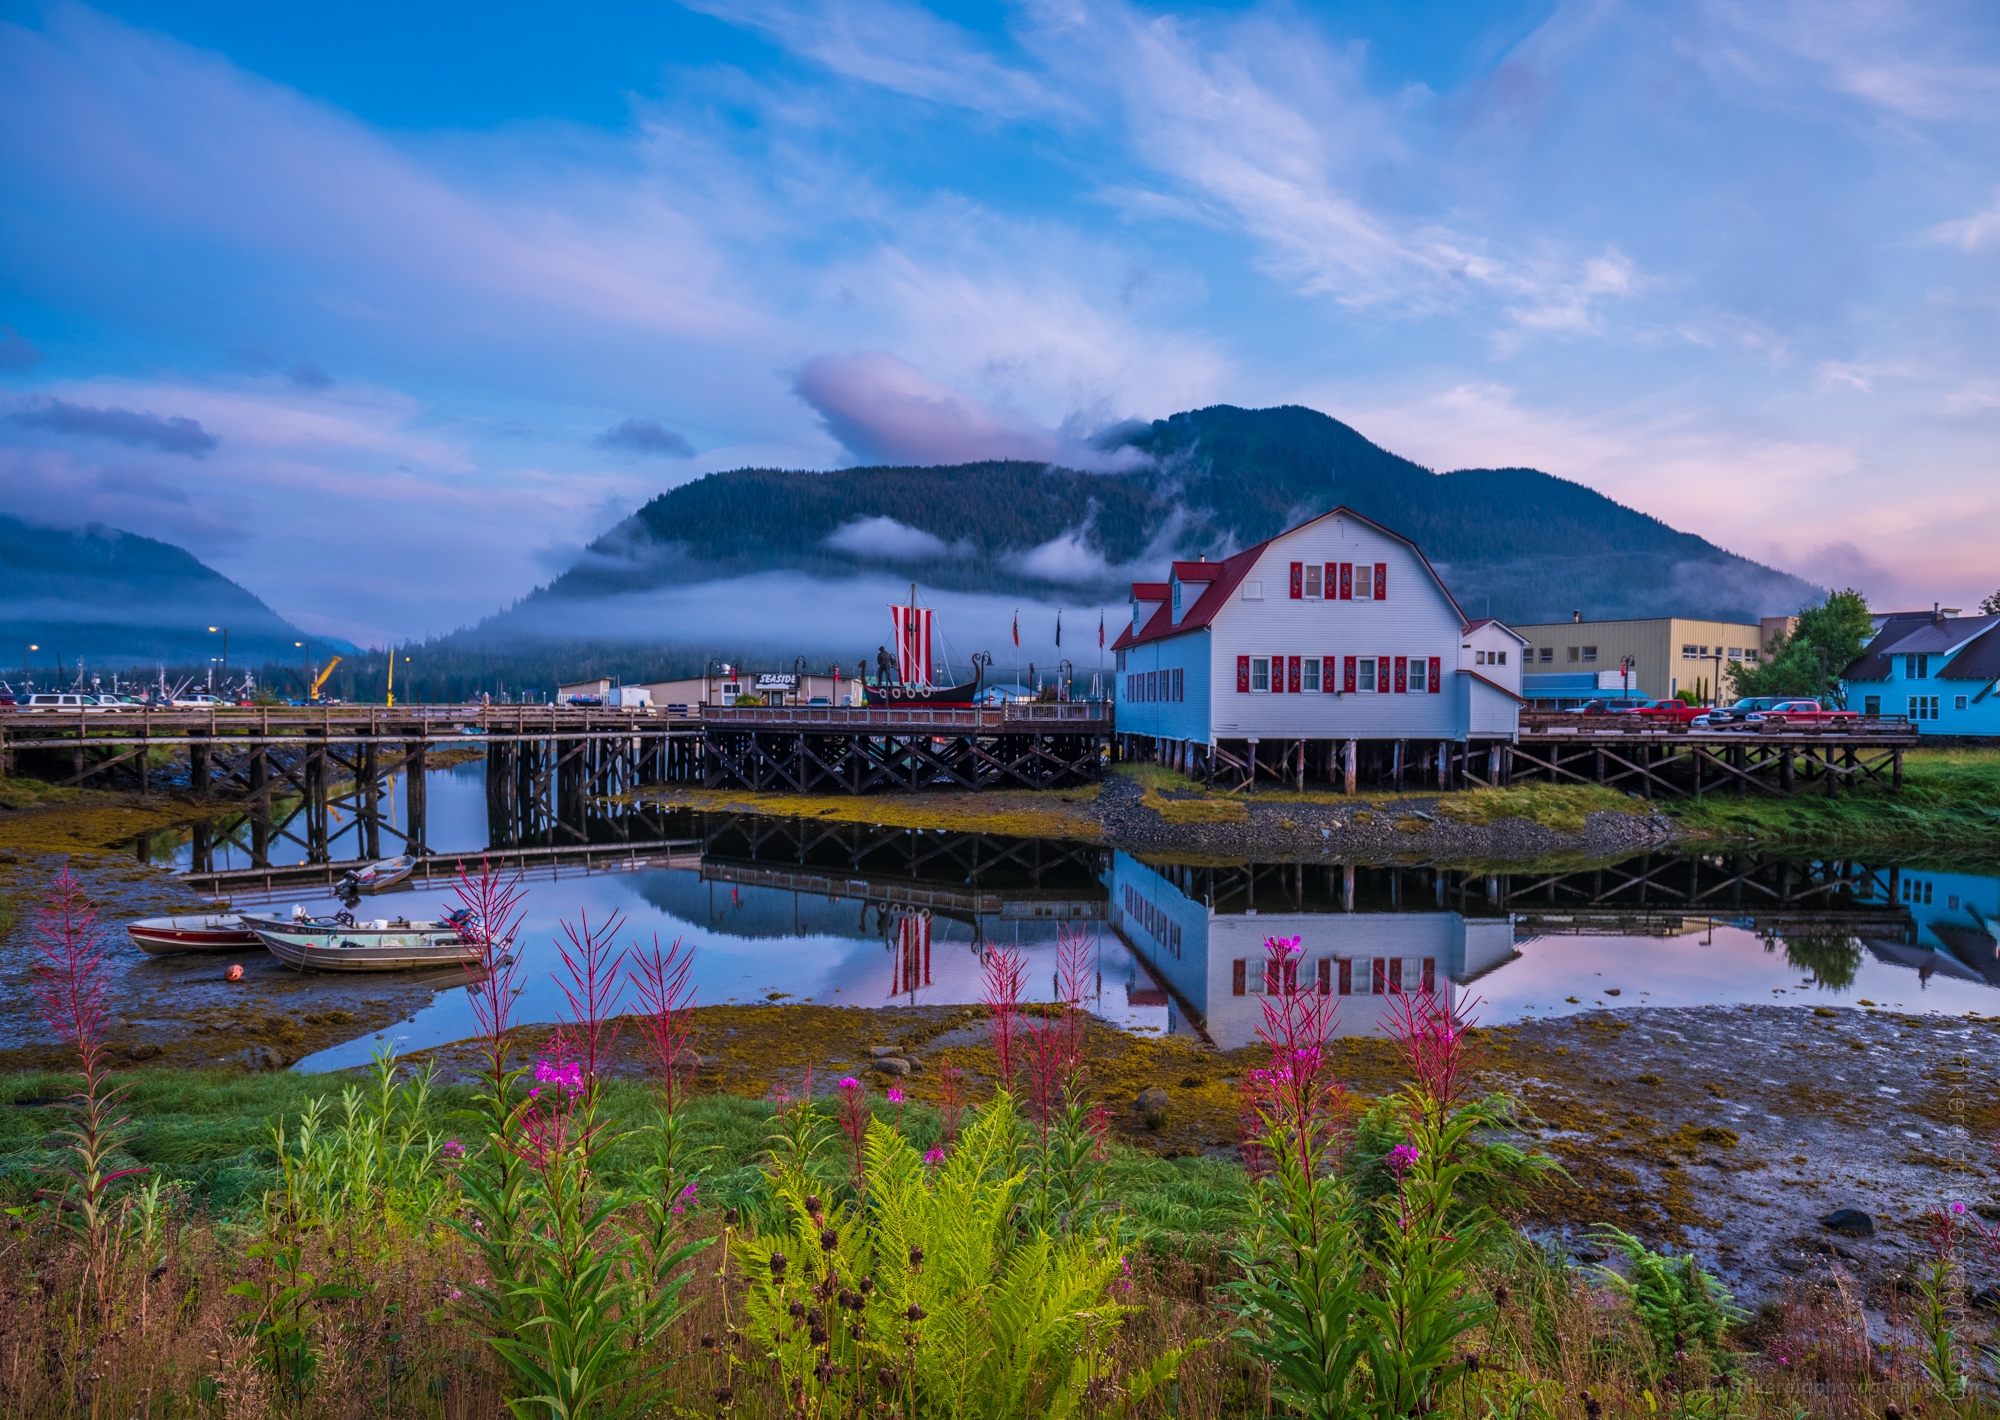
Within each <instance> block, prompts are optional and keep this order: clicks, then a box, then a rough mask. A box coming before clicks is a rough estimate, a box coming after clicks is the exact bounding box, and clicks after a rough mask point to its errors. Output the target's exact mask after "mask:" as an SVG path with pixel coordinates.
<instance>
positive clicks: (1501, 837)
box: [1090, 775, 1688, 863]
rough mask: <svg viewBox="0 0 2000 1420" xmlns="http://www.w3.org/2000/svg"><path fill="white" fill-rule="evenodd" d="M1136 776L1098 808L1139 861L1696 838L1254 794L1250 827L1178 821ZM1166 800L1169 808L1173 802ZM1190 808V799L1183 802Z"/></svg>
mask: <svg viewBox="0 0 2000 1420" xmlns="http://www.w3.org/2000/svg"><path fill="white" fill-rule="evenodd" d="M1147 798H1148V795H1147V792H1146V790H1145V788H1144V787H1143V786H1142V785H1140V784H1139V783H1138V782H1137V781H1135V780H1134V779H1131V778H1128V777H1126V776H1123V775H1114V776H1112V777H1111V778H1110V779H1108V780H1106V781H1105V784H1104V787H1103V789H1102V790H1101V791H1100V792H1099V793H1098V795H1097V797H1096V798H1095V799H1094V800H1092V801H1090V808H1091V810H1092V813H1093V816H1094V817H1095V819H1096V821H1097V824H1098V826H1099V829H1100V832H1101V833H1102V836H1103V838H1104V841H1105V843H1106V844H1107V845H1108V846H1110V847H1113V848H1120V849H1124V850H1125V851H1127V852H1130V853H1134V854H1148V855H1164V856H1175V855H1187V856H1198V857H1236V858H1254V859H1257V860H1259V861H1277V862H1295V861H1301V860H1318V859H1321V858H1328V859H1335V860H1339V861H1343V862H1373V863H1387V862H1406V863H1462V862H1500V861H1527V860H1531V859H1536V858H1557V857H1584V858H1590V859H1603V858H1617V857H1623V856H1627V855H1630V854H1634V853H1643V852H1646V851H1648V850H1651V849H1657V848H1664V847H1667V846H1669V845H1671V844H1673V843H1676V842H1678V841H1680V840H1682V839H1684V838H1686V837H1687V836H1688V835H1687V834H1686V832H1685V831H1684V830H1683V829H1682V828H1681V827H1680V826H1679V825H1677V824H1676V823H1675V822H1674V821H1673V820H1672V819H1670V818H1667V817H1665V816H1664V815H1661V814H1658V813H1618V812H1608V811H1601V812H1597V813H1592V814H1589V815H1588V816H1586V817H1585V819H1584V827H1583V829H1582V831H1581V832H1565V831H1563V830H1561V829H1555V828H1548V827H1545V826H1543V825H1541V824H1538V823H1530V822H1528V821H1527V820H1525V819H1518V818H1507V819H1501V820H1500V821H1498V822H1496V823H1489V824H1475V823H1464V822H1460V821H1459V820H1457V819H1454V818H1452V817H1451V816H1450V815H1449V814H1446V813H1442V812H1440V811H1439V806H1440V803H1441V802H1442V801H1441V800H1440V799H1439V798H1438V797H1436V796H1432V797H1420V796H1413V797H1397V798H1393V799H1382V798H1370V796H1368V795H1366V794H1362V795H1357V796H1355V797H1354V798H1352V799H1346V798H1339V799H1325V798H1313V799H1301V798H1297V797H1293V796H1273V797H1272V798H1270V799H1260V798H1259V797H1258V796H1257V795H1255V794H1250V795H1244V796H1242V797H1241V798H1237V799H1232V800H1230V801H1229V802H1230V803H1231V804H1232V805H1241V808H1242V811H1243V818H1242V821H1241V822H1210V823H1201V822H1180V823H1176V822H1170V821H1169V820H1168V819H1167V818H1166V817H1165V816H1163V815H1162V814H1161V812H1160V811H1159V809H1158V808H1155V807H1153V806H1152V805H1151V804H1149V803H1148V802H1147ZM1158 802H1161V803H1165V804H1167V805H1169V806H1172V805H1174V804H1175V803H1176V802H1177V801H1176V800H1175V799H1174V798H1172V797H1167V798H1164V799H1161V800H1158ZM1182 802H1186V801H1182Z"/></svg>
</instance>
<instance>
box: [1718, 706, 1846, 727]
mask: <svg viewBox="0 0 2000 1420" xmlns="http://www.w3.org/2000/svg"><path fill="white" fill-rule="evenodd" d="M1860 719H1861V716H1860V714H1859V712H1857V711H1854V710H1829V709H1827V708H1826V707H1825V706H1824V705H1822V704H1820V703H1819V702H1818V701H1817V700H1780V701H1779V702H1778V703H1777V704H1776V705H1773V706H1772V707H1771V708H1770V709H1768V710H1755V711H1752V712H1751V713H1750V714H1749V715H1746V716H1745V717H1744V723H1745V724H1749V725H1815V726H1829V725H1851V724H1854V723H1856V722H1857V721H1859V720H1860Z"/></svg>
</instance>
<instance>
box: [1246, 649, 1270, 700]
mask: <svg viewBox="0 0 2000 1420" xmlns="http://www.w3.org/2000/svg"><path fill="white" fill-rule="evenodd" d="M1250 688H1251V689H1252V690H1253V691H1254V690H1266V691H1267V690H1269V689H1270V688H1271V658H1270V657H1269V656H1252V657H1251V658H1250Z"/></svg>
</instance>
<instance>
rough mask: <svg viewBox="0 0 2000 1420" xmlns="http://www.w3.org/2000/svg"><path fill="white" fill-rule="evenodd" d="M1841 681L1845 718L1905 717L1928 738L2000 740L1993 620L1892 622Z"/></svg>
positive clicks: (1907, 618) (1997, 628)
mask: <svg viewBox="0 0 2000 1420" xmlns="http://www.w3.org/2000/svg"><path fill="white" fill-rule="evenodd" d="M1840 679H1841V687H1842V689H1843V690H1844V691H1845V692H1846V695H1847V708H1848V709H1850V710H1859V711H1861V712H1862V713H1863V714H1865V715H1905V716H1908V717H1909V719H1910V721H1911V723H1913V724H1914V725H1915V726H1916V727H1917V729H1918V730H1919V731H1921V732H1922V733H1924V734H1927V735H1994V736H2000V616H1947V615H1945V614H1944V613H1943V612H1939V611H1930V612H1915V613H1912V614H1909V615H1899V616H1892V617H1890V618H1889V619H1888V620H1887V621H1885V622H1883V623H1882V628H1881V630H1880V631H1878V632H1876V634H1875V639H1874V640H1873V641H1871V642H1869V643H1868V649H1867V650H1866V651H1864V652H1863V653H1862V655H1861V658H1860V659H1859V660H1857V661H1856V662H1855V663H1854V664H1853V665H1851V666H1849V667H1848V668H1847V669H1846V671H1845V672H1843V673H1842V675H1841V678H1840Z"/></svg>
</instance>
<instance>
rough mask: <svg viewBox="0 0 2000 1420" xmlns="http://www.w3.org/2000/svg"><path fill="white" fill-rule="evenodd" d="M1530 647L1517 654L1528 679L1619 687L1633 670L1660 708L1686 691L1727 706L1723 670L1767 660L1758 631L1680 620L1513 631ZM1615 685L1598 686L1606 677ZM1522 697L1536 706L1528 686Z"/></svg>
mask: <svg viewBox="0 0 2000 1420" xmlns="http://www.w3.org/2000/svg"><path fill="white" fill-rule="evenodd" d="M1514 629H1515V630H1516V631H1518V632H1520V633H1521V635H1523V636H1525V637H1526V638H1527V639H1528V649H1527V650H1526V651H1524V652H1523V653H1522V661H1523V664H1522V666H1521V670H1522V672H1523V674H1524V676H1525V677H1528V678H1532V677H1534V676H1538V675H1563V676H1571V675H1578V674H1586V673H1591V672H1595V673H1597V674H1598V675H1599V677H1600V683H1601V684H1606V685H1611V686H1616V685H1619V684H1621V682H1622V677H1620V676H1619V674H1618V673H1619V671H1620V669H1621V667H1623V666H1624V665H1626V664H1627V663H1629V664H1630V666H1631V686H1632V688H1633V690H1635V691H1636V692H1638V693H1639V694H1641V695H1646V696H1650V697H1652V698H1654V699H1657V700H1664V699H1667V698H1668V697H1670V696H1673V695H1677V694H1679V693H1680V692H1681V691H1683V690H1692V691H1695V692H1697V693H1698V694H1700V696H1701V698H1702V700H1703V702H1704V703H1707V702H1710V701H1712V700H1714V699H1715V696H1716V687H1717V685H1718V684H1720V686H1721V688H1722V697H1723V699H1724V701H1725V702H1726V701H1727V700H1729V699H1730V698H1731V695H1730V682H1729V678H1728V676H1727V675H1726V674H1725V673H1724V668H1725V667H1727V666H1730V665H1743V664H1749V665H1755V664H1756V663H1757V662H1758V661H1759V660H1760V659H1762V657H1763V654H1764V645H1765V643H1764V633H1763V628H1762V627H1758V626H1751V625H1744V624H1739V623H1736V622H1728V621H1689V620H1686V619H1684V618H1682V617H1678V616H1662V617H1655V618H1652V619H1649V620H1646V621H1556V622H1549V623H1546V624H1543V625H1538V626H1516V627H1515V628H1514ZM1607 672H1608V673H1609V674H1610V676H1611V677H1612V679H1610V680H1608V681H1606V680H1603V679H1602V678H1603V676H1604V675H1605V673H1607ZM1521 693H1522V694H1523V695H1525V696H1527V698H1528V699H1529V700H1530V701H1531V702H1532V701H1534V700H1535V699H1536V696H1535V691H1534V689H1533V688H1532V684H1531V681H1530V680H1527V679H1524V681H1523V684H1522V687H1521Z"/></svg>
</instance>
